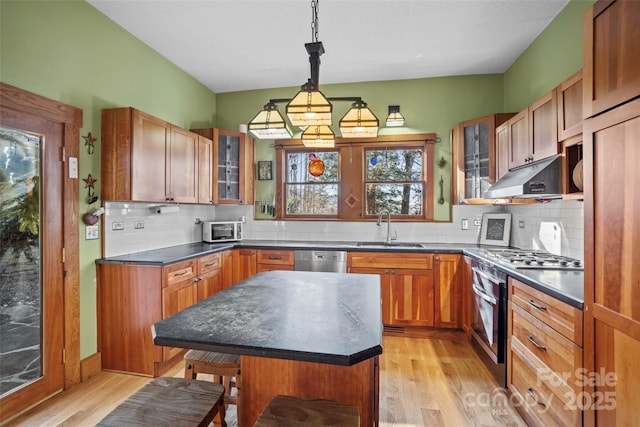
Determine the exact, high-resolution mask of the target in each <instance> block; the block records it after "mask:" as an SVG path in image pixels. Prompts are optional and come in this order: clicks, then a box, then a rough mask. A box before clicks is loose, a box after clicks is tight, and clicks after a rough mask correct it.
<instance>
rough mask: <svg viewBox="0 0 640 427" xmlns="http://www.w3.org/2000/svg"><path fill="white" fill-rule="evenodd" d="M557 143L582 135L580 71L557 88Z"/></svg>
mask: <svg viewBox="0 0 640 427" xmlns="http://www.w3.org/2000/svg"><path fill="white" fill-rule="evenodd" d="M556 90H557V95H558V141H559V142H561V141H564V140H566V139H568V138H571V137H572V136H576V135H579V134H581V133H582V70H580V71H578V72H577V73H575V74H574V75H572V76H571V77H569V78H568V79H567V80H565V81H564V82H562V83H560V85H559V86H558V87H557V89H556Z"/></svg>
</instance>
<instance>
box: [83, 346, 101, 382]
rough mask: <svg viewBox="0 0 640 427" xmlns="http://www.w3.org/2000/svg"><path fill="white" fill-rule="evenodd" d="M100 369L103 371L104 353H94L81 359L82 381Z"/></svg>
mask: <svg viewBox="0 0 640 427" xmlns="http://www.w3.org/2000/svg"><path fill="white" fill-rule="evenodd" d="M100 371H102V353H100V352H97V353H93V354H92V355H91V356H89V357H86V358H84V359H82V360H81V361H80V381H81V382H85V381H86V380H88V379H89V378H91V377H93V376H94V375H96V374H97V373H98V372H100Z"/></svg>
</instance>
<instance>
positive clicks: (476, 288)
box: [471, 284, 498, 305]
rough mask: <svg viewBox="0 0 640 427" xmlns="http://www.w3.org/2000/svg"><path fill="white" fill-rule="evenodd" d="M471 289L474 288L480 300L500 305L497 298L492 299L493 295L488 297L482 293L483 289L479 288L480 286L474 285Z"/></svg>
mask: <svg viewBox="0 0 640 427" xmlns="http://www.w3.org/2000/svg"><path fill="white" fill-rule="evenodd" d="M471 287H472V288H473V293H475V294H476V295H478V296H479V297H480V298H482V299H483V300H485V301H487V302H488V303H491V304H493V305H496V304H497V303H498V300H497V299H496V298H494V297H492V296H491V295H487V294H486V293H485V292H483V291H482V289H480V288H479V287H478V285H476V284H473V285H471Z"/></svg>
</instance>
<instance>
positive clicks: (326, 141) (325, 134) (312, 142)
mask: <svg viewBox="0 0 640 427" xmlns="http://www.w3.org/2000/svg"><path fill="white" fill-rule="evenodd" d="M335 142H336V137H335V135H334V134H333V131H332V130H331V128H330V127H329V126H327V125H312V126H309V127H308V128H306V129H305V130H304V132H302V144H303V145H304V146H305V147H310V148H331V147H333V146H335Z"/></svg>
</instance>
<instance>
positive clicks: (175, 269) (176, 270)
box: [162, 260, 196, 288]
mask: <svg viewBox="0 0 640 427" xmlns="http://www.w3.org/2000/svg"><path fill="white" fill-rule="evenodd" d="M162 277H163V281H162V287H163V288H164V287H167V286H171V285H173V284H175V283H178V282H182V281H183V280H187V279H190V278H192V277H196V261H195V260H189V261H183V262H177V263H175V264H171V265H169V266H167V267H164V268H163V269H162Z"/></svg>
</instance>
